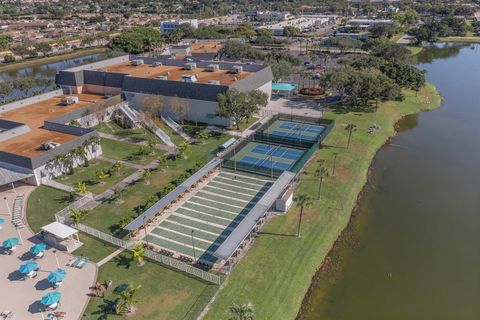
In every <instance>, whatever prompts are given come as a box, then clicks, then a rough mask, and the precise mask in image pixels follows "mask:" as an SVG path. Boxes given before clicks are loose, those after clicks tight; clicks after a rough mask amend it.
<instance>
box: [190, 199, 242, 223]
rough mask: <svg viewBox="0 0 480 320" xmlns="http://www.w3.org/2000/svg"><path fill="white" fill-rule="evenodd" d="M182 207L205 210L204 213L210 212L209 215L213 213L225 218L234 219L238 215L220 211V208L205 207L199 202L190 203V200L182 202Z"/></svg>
mask: <svg viewBox="0 0 480 320" xmlns="http://www.w3.org/2000/svg"><path fill="white" fill-rule="evenodd" d="M182 208H186V209H193V210H195V211H199V212H205V213H208V214H211V215H214V216H219V217H222V218H226V219H234V218H235V217H236V216H237V215H238V214H237V213H233V212H225V211H221V210H218V209H214V208H210V207H205V206H202V205H199V204H195V203H192V202H186V203H184V204H183V205H182Z"/></svg>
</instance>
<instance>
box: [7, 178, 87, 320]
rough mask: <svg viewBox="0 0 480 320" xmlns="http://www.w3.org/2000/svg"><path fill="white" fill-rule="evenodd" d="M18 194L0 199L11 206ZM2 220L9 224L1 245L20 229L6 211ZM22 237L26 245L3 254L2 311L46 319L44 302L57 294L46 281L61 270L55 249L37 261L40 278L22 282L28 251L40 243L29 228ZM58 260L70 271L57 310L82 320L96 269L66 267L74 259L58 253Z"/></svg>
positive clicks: (19, 190) (10, 193) (24, 190)
mask: <svg viewBox="0 0 480 320" xmlns="http://www.w3.org/2000/svg"><path fill="white" fill-rule="evenodd" d="M29 188H30V189H29ZM29 191H31V187H27V186H24V187H19V188H17V193H18V194H21V193H26V194H28V193H29ZM14 195H15V194H14V193H13V191H3V192H0V199H1V200H2V202H3V198H4V197H5V196H7V197H8V199H7V200H8V201H9V204H10V206H11V205H12V203H13V197H14ZM25 202H26V201H25ZM4 207H5V205H4V204H3V203H2V206H1V208H2V209H4ZM0 217H2V218H3V219H5V224H3V225H2V230H0V242H3V240H5V239H7V238H10V237H18V236H19V235H18V232H17V230H15V228H14V227H13V225H12V224H11V222H10V217H9V216H8V215H6V214H5V211H4V210H1V211H0ZM20 235H21V237H22V239H23V242H24V244H23V245H21V244H19V245H18V246H17V250H16V252H15V253H14V254H12V255H6V254H0V312H2V311H4V310H9V311H12V312H13V314H14V317H13V319H20V320H23V319H42V315H41V313H40V310H41V307H42V305H41V303H40V299H41V297H42V296H44V295H45V294H47V293H48V292H51V291H53V289H51V286H50V285H49V283H48V281H47V280H46V278H47V276H48V274H49V273H50V272H51V271H54V270H56V269H57V262H56V259H55V255H54V253H53V249H51V248H49V249H47V251H46V253H45V256H44V257H43V258H42V259H39V260H37V261H38V264H39V267H40V270H39V271H38V276H37V277H36V278H35V279H28V280H25V281H22V280H20V279H21V274H20V273H19V272H18V271H17V270H18V268H19V266H20V264H21V263H22V261H27V260H30V259H31V256H30V255H29V253H28V250H29V248H30V247H31V246H32V245H34V244H35V243H37V242H38V241H37V239H36V238H35V237H34V236H33V234H32V233H31V231H29V229H28V228H23V229H21V231H20ZM0 244H1V243H0ZM57 257H58V261H59V265H60V268H62V269H64V270H65V271H66V272H67V277H66V279H65V280H64V282H63V285H62V286H61V287H60V288H59V289H58V291H59V292H61V293H62V300H61V302H60V307H59V308H58V309H57V310H59V311H64V312H66V313H67V316H66V318H65V319H80V318H81V316H82V313H83V309H84V307H85V306H86V304H87V303H88V295H87V294H88V293H89V287H91V286H92V285H93V284H94V282H95V277H96V266H95V265H94V264H93V263H90V264H88V266H87V267H85V268H83V269H76V268H72V267H67V266H66V264H67V262H68V261H69V260H70V259H71V257H72V256H71V255H69V254H67V253H64V252H60V251H57ZM45 316H46V314H45Z"/></svg>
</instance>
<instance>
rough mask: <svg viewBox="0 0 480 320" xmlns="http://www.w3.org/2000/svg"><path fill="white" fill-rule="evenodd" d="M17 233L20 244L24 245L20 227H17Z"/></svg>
mask: <svg viewBox="0 0 480 320" xmlns="http://www.w3.org/2000/svg"><path fill="white" fill-rule="evenodd" d="M17 233H18V238H19V239H20V244H21V245H22V246H23V244H24V243H23V239H22V235H21V234H20V229H18V228H17Z"/></svg>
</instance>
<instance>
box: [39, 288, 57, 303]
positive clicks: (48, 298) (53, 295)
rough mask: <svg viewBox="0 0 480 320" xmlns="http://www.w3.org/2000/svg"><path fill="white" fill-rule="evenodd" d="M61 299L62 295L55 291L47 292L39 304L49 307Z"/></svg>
mask: <svg viewBox="0 0 480 320" xmlns="http://www.w3.org/2000/svg"><path fill="white" fill-rule="evenodd" d="M61 297H62V294H61V293H60V292H57V291H54V292H49V293H47V294H46V295H44V296H43V297H42V300H40V302H41V303H42V304H43V305H44V306H50V305H52V304H54V303H57V302H58V301H60V298H61Z"/></svg>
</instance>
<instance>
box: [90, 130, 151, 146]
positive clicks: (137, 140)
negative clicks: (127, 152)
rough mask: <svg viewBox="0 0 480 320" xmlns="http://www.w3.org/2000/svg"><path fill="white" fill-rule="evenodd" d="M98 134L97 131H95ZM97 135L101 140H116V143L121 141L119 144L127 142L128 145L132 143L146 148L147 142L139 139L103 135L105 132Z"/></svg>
mask: <svg viewBox="0 0 480 320" xmlns="http://www.w3.org/2000/svg"><path fill="white" fill-rule="evenodd" d="M97 132H98V131H97ZM98 135H99V136H100V137H101V138H106V139H110V140H116V141H121V142H128V143H133V144H136V145H139V146H146V145H147V141H145V140H143V139H140V138H131V137H123V136H119V135H116V134H110V133H105V132H98Z"/></svg>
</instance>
